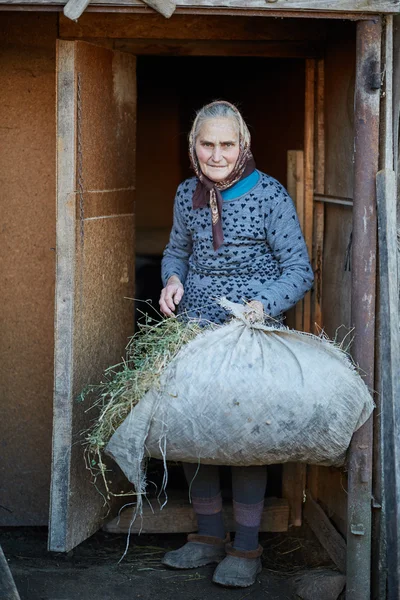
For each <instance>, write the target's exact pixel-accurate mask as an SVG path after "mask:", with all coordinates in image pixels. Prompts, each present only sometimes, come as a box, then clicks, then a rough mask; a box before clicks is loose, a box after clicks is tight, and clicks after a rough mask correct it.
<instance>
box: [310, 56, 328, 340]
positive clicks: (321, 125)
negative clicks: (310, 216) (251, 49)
mask: <svg viewBox="0 0 400 600" xmlns="http://www.w3.org/2000/svg"><path fill="white" fill-rule="evenodd" d="M324 96H325V65H324V60H323V59H320V60H318V62H317V77H316V112H315V127H316V144H315V150H316V152H315V192H316V193H317V194H324V193H325V118H324V116H325V100H324ZM314 199H315V196H314ZM324 225H325V207H324V204H323V203H322V202H316V203H315V204H314V227H313V229H314V231H313V269H314V277H315V282H314V289H313V293H312V307H311V312H312V327H311V330H312V331H313V332H314V333H316V334H318V332H319V331H320V330H321V328H322V327H323V324H322V289H323V288H322V275H323V273H322V265H323V255H324Z"/></svg>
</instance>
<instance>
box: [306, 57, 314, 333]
mask: <svg viewBox="0 0 400 600" xmlns="http://www.w3.org/2000/svg"><path fill="white" fill-rule="evenodd" d="M315 71H316V62H315V60H313V59H308V60H306V92H305V116H304V227H303V234H304V239H305V241H306V244H307V250H308V254H309V256H310V258H312V245H313V219H314V130H315V124H314V112H315ZM303 303H304V312H303V330H304V331H307V332H310V331H311V292H307V294H306V296H305V298H304V300H303Z"/></svg>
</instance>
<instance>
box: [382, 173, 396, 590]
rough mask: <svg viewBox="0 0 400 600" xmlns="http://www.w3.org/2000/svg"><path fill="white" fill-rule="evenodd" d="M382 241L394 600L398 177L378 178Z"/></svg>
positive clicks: (387, 468)
mask: <svg viewBox="0 0 400 600" xmlns="http://www.w3.org/2000/svg"><path fill="white" fill-rule="evenodd" d="M377 207H378V208H377V209H378V241H379V283H380V295H379V299H380V319H379V332H378V333H379V350H380V355H379V359H380V361H381V364H382V368H381V370H380V392H381V395H382V403H381V411H382V420H383V432H382V435H383V440H382V442H383V465H384V490H385V520H386V541H387V562H388V564H387V567H388V569H387V574H388V600H395V599H396V600H397V599H398V598H399V597H400V481H399V474H400V436H399V429H400V377H399V373H400V329H399V326H400V323H399V297H398V275H397V229H396V177H395V173H394V171H393V170H389V169H387V170H384V171H380V172H379V173H378V175H377Z"/></svg>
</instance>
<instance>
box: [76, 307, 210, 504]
mask: <svg viewBox="0 0 400 600" xmlns="http://www.w3.org/2000/svg"><path fill="white" fill-rule="evenodd" d="M138 327H139V329H138V331H137V333H136V334H135V335H134V336H133V337H132V338H130V341H129V344H128V346H127V348H126V357H125V359H124V361H123V362H122V363H120V364H117V365H114V366H112V367H109V368H108V369H106V371H105V372H104V377H103V381H102V382H101V383H100V384H98V385H89V386H87V387H86V388H85V389H84V390H83V392H82V393H81V395H80V397H79V400H81V401H89V402H90V403H91V404H90V406H89V408H87V409H86V411H85V412H89V411H92V410H96V412H97V413H98V416H97V417H96V418H95V419H94V421H93V424H92V425H91V427H90V428H89V429H88V430H86V431H84V432H83V434H82V435H83V436H84V445H85V446H86V448H85V462H86V467H87V468H88V469H89V470H90V472H91V474H92V476H93V483H94V485H96V487H97V483H96V482H97V478H98V477H100V478H101V479H102V480H103V483H104V486H105V489H106V496H105V497H104V494H102V495H103V497H104V500H105V504H106V503H107V500H109V499H110V496H125V495H132V492H130V493H128V494H126V493H123V492H121V493H120V494H115V493H112V492H111V491H110V489H109V486H108V480H107V473H106V472H107V467H106V465H105V463H104V461H103V451H104V449H105V447H106V445H107V444H108V442H109V440H110V439H111V437H112V435H113V434H114V432H115V431H116V430H117V428H118V427H119V426H120V425H121V424H122V423H123V421H124V420H125V418H126V417H127V416H128V414H129V413H130V412H131V410H132V409H133V408H134V407H135V406H136V404H137V403H138V402H139V401H140V399H141V398H142V397H143V396H144V395H145V394H146V393H147V392H148V391H149V390H150V389H151V388H156V387H158V386H159V383H160V377H161V375H162V373H163V371H164V369H165V368H166V367H167V366H168V365H169V364H170V362H171V361H172V360H173V359H174V358H175V357H176V356H177V354H178V352H179V351H180V349H181V348H182V347H183V346H184V345H185V344H187V343H188V342H190V341H191V340H193V339H194V338H195V337H197V336H198V335H199V334H200V333H203V332H204V331H208V330H210V329H214V328H216V327H218V326H217V325H215V324H213V323H206V324H205V325H204V321H203V322H202V324H201V325H200V323H199V321H198V320H196V319H188V318H187V317H185V318H182V316H179V317H171V318H167V319H163V320H162V321H159V322H157V321H155V320H154V319H152V318H151V317H149V316H148V315H146V314H145V315H144V322H142V323H140V324H139V325H138ZM99 492H100V490H99ZM100 493H101V492H100Z"/></svg>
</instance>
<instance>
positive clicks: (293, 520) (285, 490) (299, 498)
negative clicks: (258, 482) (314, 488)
mask: <svg viewBox="0 0 400 600" xmlns="http://www.w3.org/2000/svg"><path fill="white" fill-rule="evenodd" d="M306 470H307V467H306V465H305V464H303V463H285V464H284V465H283V471H282V496H283V498H286V500H287V501H288V502H289V508H290V517H289V525H291V526H293V527H300V526H301V524H302V521H303V500H304V494H305V489H306Z"/></svg>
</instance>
